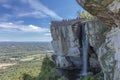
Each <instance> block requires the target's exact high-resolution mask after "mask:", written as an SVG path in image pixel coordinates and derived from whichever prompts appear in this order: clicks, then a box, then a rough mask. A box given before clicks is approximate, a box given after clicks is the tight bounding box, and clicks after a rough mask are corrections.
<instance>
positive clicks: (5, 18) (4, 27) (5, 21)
mask: <svg viewBox="0 0 120 80" xmlns="http://www.w3.org/2000/svg"><path fill="white" fill-rule="evenodd" d="M78 11H79V12H82V11H83V9H82V8H81V7H80V6H79V5H78V4H77V2H76V0H0V41H51V36H50V30H49V28H50V22H51V21H52V20H62V19H68V18H69V19H72V18H76V16H77V12H78Z"/></svg>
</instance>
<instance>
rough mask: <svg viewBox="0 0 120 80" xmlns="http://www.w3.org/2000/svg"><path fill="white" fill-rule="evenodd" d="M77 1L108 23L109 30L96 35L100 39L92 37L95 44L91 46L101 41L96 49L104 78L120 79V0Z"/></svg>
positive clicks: (108, 79)
mask: <svg viewBox="0 0 120 80" xmlns="http://www.w3.org/2000/svg"><path fill="white" fill-rule="evenodd" d="M77 1H78V3H79V4H80V5H81V6H82V7H83V8H84V9H85V10H87V11H88V12H90V13H91V14H92V15H94V16H96V17H98V19H100V20H101V21H102V22H103V23H104V24H105V25H107V29H108V30H107V31H104V30H103V33H104V37H101V38H100V36H101V35H102V34H101V33H100V34H99V36H97V35H95V36H96V37H98V38H99V40H97V38H96V39H92V42H93V44H94V45H93V44H91V46H92V47H94V48H96V47H95V45H98V44H96V43H99V46H98V47H97V48H96V49H95V51H96V53H97V55H98V57H99V62H100V64H101V67H102V70H103V72H104V79H105V80H120V0H77ZM95 27H96V26H95ZM102 28H103V27H102ZM97 33H99V31H98V32H97ZM102 38H103V40H102V41H101V39H102ZM99 41H100V42H99ZM94 42H95V43H94ZM90 43H91V41H90Z"/></svg>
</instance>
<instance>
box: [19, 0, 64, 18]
mask: <svg viewBox="0 0 120 80" xmlns="http://www.w3.org/2000/svg"><path fill="white" fill-rule="evenodd" d="M21 1H22V2H23V3H27V4H29V6H30V8H32V11H31V12H25V13H20V14H19V16H31V15H32V16H34V17H38V18H41V17H48V16H49V17H52V18H54V19H62V17H60V16H58V15H57V14H56V13H55V12H54V11H53V10H51V9H49V8H47V7H46V6H45V5H43V4H42V3H40V2H39V1H38V0H21Z"/></svg>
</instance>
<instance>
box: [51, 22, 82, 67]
mask: <svg viewBox="0 0 120 80" xmlns="http://www.w3.org/2000/svg"><path fill="white" fill-rule="evenodd" d="M79 22H80V20H79ZM74 23H76V20H70V21H64V20H63V21H53V22H51V34H52V38H53V41H52V45H53V49H54V55H53V58H54V61H55V63H56V64H57V66H58V67H60V68H63V69H70V68H78V69H79V68H80V66H81V65H82V63H81V62H80V61H81V56H80V55H81V46H82V45H81V43H80V42H81V39H80V37H81V35H79V34H81V28H80V26H81V25H79V24H77V25H74Z"/></svg>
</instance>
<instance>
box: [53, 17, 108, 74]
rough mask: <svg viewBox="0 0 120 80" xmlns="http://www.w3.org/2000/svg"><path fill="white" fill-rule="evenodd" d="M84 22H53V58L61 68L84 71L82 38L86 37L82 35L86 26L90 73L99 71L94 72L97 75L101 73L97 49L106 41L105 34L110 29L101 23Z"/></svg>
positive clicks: (78, 20)
mask: <svg viewBox="0 0 120 80" xmlns="http://www.w3.org/2000/svg"><path fill="white" fill-rule="evenodd" d="M83 21H84V20H83V19H75V20H68V21H65V20H63V21H53V22H51V34H52V38H53V40H52V45H53V49H54V54H53V56H52V57H53V60H54V62H55V63H56V64H57V66H58V67H59V68H62V69H67V70H72V69H75V70H76V69H78V70H82V66H83V64H84V63H83V53H82V50H83V44H82V41H83V40H82V38H83V36H84V35H83V34H82V33H83V32H82V30H83V29H82V28H83V27H85V26H84V25H86V26H87V29H86V34H87V36H88V43H89V45H88V46H89V49H88V71H92V70H93V69H97V70H96V71H94V72H95V73H96V72H99V71H100V64H99V62H98V57H97V54H96V51H97V50H96V49H97V48H98V47H100V45H101V43H102V42H103V41H104V40H105V33H104V32H106V31H107V30H108V29H107V28H106V26H104V25H103V24H102V23H101V22H100V21H90V22H88V23H83ZM101 34H102V35H101ZM98 36H99V37H98ZM99 39H100V40H99ZM98 40H99V42H98Z"/></svg>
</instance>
